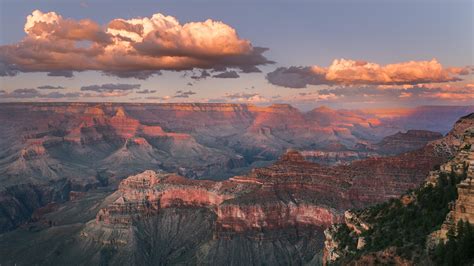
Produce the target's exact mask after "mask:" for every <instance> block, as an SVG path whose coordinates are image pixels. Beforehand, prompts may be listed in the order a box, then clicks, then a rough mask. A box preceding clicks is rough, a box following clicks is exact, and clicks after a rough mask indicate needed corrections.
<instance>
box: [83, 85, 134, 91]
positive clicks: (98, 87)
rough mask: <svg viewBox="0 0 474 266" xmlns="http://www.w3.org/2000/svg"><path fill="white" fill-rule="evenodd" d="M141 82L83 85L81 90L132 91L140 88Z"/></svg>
mask: <svg viewBox="0 0 474 266" xmlns="http://www.w3.org/2000/svg"><path fill="white" fill-rule="evenodd" d="M140 86H141V85H140V84H120V83H119V84H111V83H109V84H103V85H90V86H83V87H81V91H95V92H114V91H131V90H135V89H139V88H140Z"/></svg>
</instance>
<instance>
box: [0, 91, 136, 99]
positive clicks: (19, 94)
mask: <svg viewBox="0 0 474 266" xmlns="http://www.w3.org/2000/svg"><path fill="white" fill-rule="evenodd" d="M0 94H2V99H38V98H39V99H60V98H94V97H97V98H107V97H122V96H127V95H128V92H127V91H112V92H109V91H106V92H99V93H83V92H66V93H62V92H58V91H54V92H49V93H41V92H40V91H39V90H37V89H15V90H13V91H12V92H6V91H3V92H1V91H0Z"/></svg>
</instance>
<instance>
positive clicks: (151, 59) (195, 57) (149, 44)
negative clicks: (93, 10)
mask: <svg viewBox="0 0 474 266" xmlns="http://www.w3.org/2000/svg"><path fill="white" fill-rule="evenodd" d="M24 30H25V33H26V34H27V35H26V37H25V38H24V39H23V40H22V41H20V42H19V43H17V44H13V45H4V46H0V63H2V64H0V66H1V67H0V75H4V76H5V75H14V74H15V73H16V72H18V71H20V72H53V73H70V71H85V70H97V71H103V72H104V73H106V74H109V75H116V76H119V77H137V78H141V79H144V78H147V77H149V76H151V75H154V74H159V71H160V70H191V69H193V68H200V69H226V68H234V69H240V70H242V71H243V72H246V71H248V70H249V69H257V68H256V67H257V66H260V65H265V64H270V63H273V62H271V61H269V60H268V59H266V58H265V57H264V56H263V52H265V51H266V49H264V48H259V47H253V46H252V44H251V43H250V41H248V40H245V39H241V38H240V37H239V36H238V34H237V32H236V30H235V29H234V28H232V27H231V26H229V25H227V24H225V23H223V22H220V21H213V20H210V19H208V20H206V21H204V22H189V23H185V24H180V22H179V21H178V20H177V19H176V18H174V17H172V16H165V15H163V14H159V13H158V14H154V15H153V16H152V17H150V18H147V17H145V18H134V19H122V18H117V19H114V20H112V21H110V22H109V23H108V24H107V26H101V25H99V24H98V23H96V22H94V21H92V20H89V19H83V20H73V19H67V18H63V17H62V16H61V15H59V14H57V13H55V12H48V13H43V12H41V11H39V10H35V11H33V13H32V14H31V15H29V16H28V17H27V20H26V23H25V27H24Z"/></svg>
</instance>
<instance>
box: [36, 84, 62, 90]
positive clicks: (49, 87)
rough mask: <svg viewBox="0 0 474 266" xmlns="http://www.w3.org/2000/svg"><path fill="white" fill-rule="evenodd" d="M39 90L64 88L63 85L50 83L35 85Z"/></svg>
mask: <svg viewBox="0 0 474 266" xmlns="http://www.w3.org/2000/svg"><path fill="white" fill-rule="evenodd" d="M36 88H37V89H39V90H63V89H65V88H64V87H63V86H51V85H43V86H38V87H36Z"/></svg>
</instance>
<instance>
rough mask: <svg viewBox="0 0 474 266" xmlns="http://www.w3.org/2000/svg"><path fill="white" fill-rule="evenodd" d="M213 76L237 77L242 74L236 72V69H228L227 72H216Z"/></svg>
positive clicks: (223, 77)
mask: <svg viewBox="0 0 474 266" xmlns="http://www.w3.org/2000/svg"><path fill="white" fill-rule="evenodd" d="M213 77H214V78H222V79H236V78H239V77H240V76H239V74H237V72H235V71H234V70H231V71H226V72H222V73H219V74H216V75H214V76H213Z"/></svg>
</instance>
